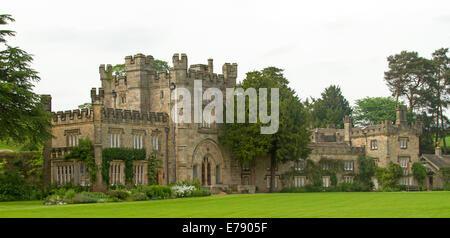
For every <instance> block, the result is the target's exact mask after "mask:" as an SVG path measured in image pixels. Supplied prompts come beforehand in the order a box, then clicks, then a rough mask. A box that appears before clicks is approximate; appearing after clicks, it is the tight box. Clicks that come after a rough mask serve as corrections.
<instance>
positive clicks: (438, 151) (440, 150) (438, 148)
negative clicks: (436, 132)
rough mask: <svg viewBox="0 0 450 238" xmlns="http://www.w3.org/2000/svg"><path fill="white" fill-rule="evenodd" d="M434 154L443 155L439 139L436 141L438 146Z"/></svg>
mask: <svg viewBox="0 0 450 238" xmlns="http://www.w3.org/2000/svg"><path fill="white" fill-rule="evenodd" d="M434 154H435V155H436V156H442V148H441V147H440V146H439V141H437V142H436V147H435V148H434Z"/></svg>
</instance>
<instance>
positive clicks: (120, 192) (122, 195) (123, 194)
mask: <svg viewBox="0 0 450 238" xmlns="http://www.w3.org/2000/svg"><path fill="white" fill-rule="evenodd" d="M130 193H131V192H130V191H127V190H124V189H116V190H109V191H108V195H109V196H110V197H114V198H117V199H119V200H125V199H127V198H128V196H129V195H130Z"/></svg>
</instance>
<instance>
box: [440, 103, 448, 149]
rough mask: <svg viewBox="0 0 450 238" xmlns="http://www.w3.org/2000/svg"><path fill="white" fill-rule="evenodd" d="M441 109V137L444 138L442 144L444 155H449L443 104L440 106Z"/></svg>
mask: <svg viewBox="0 0 450 238" xmlns="http://www.w3.org/2000/svg"><path fill="white" fill-rule="evenodd" d="M439 107H440V114H441V129H442V131H441V137H442V143H443V144H444V146H443V147H444V154H447V143H445V137H446V133H445V126H444V117H443V115H442V104H441V105H439Z"/></svg>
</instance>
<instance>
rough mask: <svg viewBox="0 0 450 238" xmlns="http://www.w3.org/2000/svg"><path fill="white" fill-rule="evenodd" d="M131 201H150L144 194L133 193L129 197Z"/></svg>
mask: <svg viewBox="0 0 450 238" xmlns="http://www.w3.org/2000/svg"><path fill="white" fill-rule="evenodd" d="M128 199H129V200H130V201H146V200H149V198H148V196H147V194H145V193H144V192H138V191H136V192H132V193H131V195H130V196H129V197H128Z"/></svg>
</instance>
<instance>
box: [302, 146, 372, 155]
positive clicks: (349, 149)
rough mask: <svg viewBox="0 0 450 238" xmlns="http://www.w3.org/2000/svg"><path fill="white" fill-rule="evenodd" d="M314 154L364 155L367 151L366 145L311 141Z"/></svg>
mask: <svg viewBox="0 0 450 238" xmlns="http://www.w3.org/2000/svg"><path fill="white" fill-rule="evenodd" d="M308 147H310V148H311V149H312V151H311V153H312V154H328V155H348V154H350V155H362V154H364V153H365V147H354V146H348V145H347V144H345V143H310V144H309V145H308Z"/></svg>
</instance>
